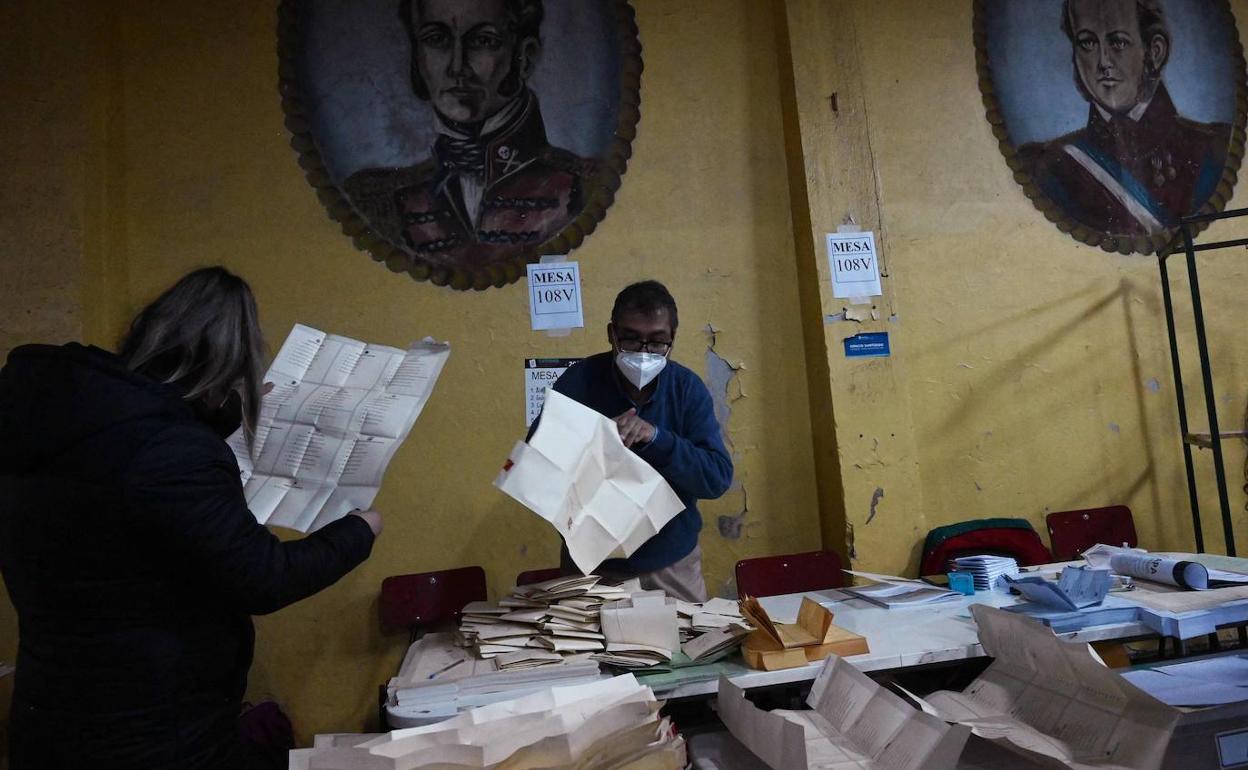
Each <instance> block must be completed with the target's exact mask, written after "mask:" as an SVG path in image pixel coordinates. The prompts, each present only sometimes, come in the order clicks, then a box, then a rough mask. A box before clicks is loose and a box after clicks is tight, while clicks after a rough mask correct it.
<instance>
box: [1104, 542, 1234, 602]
mask: <svg viewBox="0 0 1248 770" xmlns="http://www.w3.org/2000/svg"><path fill="white" fill-rule="evenodd" d="M1183 556H1184V554H1153V553H1149V552H1148V551H1144V550H1141V549H1138V548H1119V547H1117V546H1112V545H1105V544H1103V543H1102V544H1098V545H1094V546H1092V547H1091V548H1089V549H1088V550H1086V551H1084V552H1083V558H1084V559H1086V560H1087V562H1088V564H1089V565H1090V566H1092V567H1093V568H1099V569H1109V570H1113V571H1114V572H1116V573H1118V574H1119V575H1130V576H1131V577H1134V578H1139V579H1141V580H1151V581H1153V582H1155V583H1165V584H1167V585H1172V586H1178V587H1179V588H1185V589H1187V590H1189V591H1206V590H1208V589H1210V588H1226V587H1228V586H1236V585H1244V584H1248V575H1244V574H1241V573H1238V572H1228V571H1226V570H1220V569H1214V568H1212V567H1207V566H1205V565H1204V564H1201V563H1200V562H1197V561H1195V560H1194V558H1189V559H1185V558H1183Z"/></svg>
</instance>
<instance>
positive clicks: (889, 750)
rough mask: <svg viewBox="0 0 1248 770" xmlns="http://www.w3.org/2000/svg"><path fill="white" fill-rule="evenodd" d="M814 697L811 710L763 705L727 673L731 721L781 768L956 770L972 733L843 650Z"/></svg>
mask: <svg viewBox="0 0 1248 770" xmlns="http://www.w3.org/2000/svg"><path fill="white" fill-rule="evenodd" d="M806 703H807V705H809V706H810V708H811V710H810V711H788V710H782V709H777V710H775V711H763V710H762V709H760V708H758V707H757V706H755V705H754V704H752V703H750V702H749V701H748V700H746V698H745V691H744V690H742V689H741V688H740V687H738V686H736V685H734V684H733V683H732V682H731V681H729V680H728V679H727V678H726V677H721V678H720V680H719V716H720V718H721V719H722V720H723V721H724V725H725V726H727V728H728V730H729V732H731V733H732V734H733V736H735V737H736V738H737V740H739V741H741V743H743V744H745V746H746V747H747V748H748V749H749V750H750V751H752V752H754V754H756V755H757V756H758V757H759V759H761V760H763V762H764V763H766V764H767V766H768V767H771V768H773V770H807V769H808V768H821V769H823V770H952V768H954V767H955V766H956V765H957V762H958V757H959V756H960V755H961V753H962V747H963V746H964V745H965V744H966V740H967V737H968V736H969V733H970V731H969V730H968V729H967V728H966V727H962V726H954V727H950V726H949V725H947V724H945V723H944V722H943V721H941V720H940V719H937V718H936V717H933V716H931V715H929V714H925V713H923V712H921V711H916V710H915V709H914V708H912V707H911V706H910V705H909V704H908V703H906V702H905V701H903V700H902V699H901V698H899V697H897V696H896V695H894V694H892V693H891V692H889V691H888V690H886V689H884V688H883V687H881V686H880V685H878V684H876V683H875V682H874V681H872V680H871V678H870V677H868V676H867V675H866V674H864V673H862V672H861V671H859V670H858V669H856V668H854V667H853V666H852V665H851V664H849V663H847V662H845V660H843V659H841V658H839V657H836V656H832V657H829V658H828V659H827V660H826V661H825V662H824V664H823V668H822V669H821V670H820V672H819V677H818V678H817V679H816V680H815V683H814V685H813V686H812V687H811V690H810V695H809V697H808V698H807V699H806Z"/></svg>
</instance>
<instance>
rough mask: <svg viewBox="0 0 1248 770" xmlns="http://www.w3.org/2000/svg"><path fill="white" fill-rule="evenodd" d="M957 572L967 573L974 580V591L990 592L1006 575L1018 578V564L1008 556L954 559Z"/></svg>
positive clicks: (985, 555)
mask: <svg viewBox="0 0 1248 770" xmlns="http://www.w3.org/2000/svg"><path fill="white" fill-rule="evenodd" d="M953 563H954V564H956V565H957V566H958V571H959V572H969V573H971V577H973V578H974V579H975V590H976V591H991V590H992V589H993V588H994V587H995V586H996V585H997V581H998V580H1000V579H1001V578H1002V577H1004V576H1006V575H1008V576H1010V577H1017V576H1018V562H1016V561H1014V560H1013V559H1011V558H1010V557H1009V556H990V555H987V554H984V555H982V556H963V557H961V558H958V559H954V560H953Z"/></svg>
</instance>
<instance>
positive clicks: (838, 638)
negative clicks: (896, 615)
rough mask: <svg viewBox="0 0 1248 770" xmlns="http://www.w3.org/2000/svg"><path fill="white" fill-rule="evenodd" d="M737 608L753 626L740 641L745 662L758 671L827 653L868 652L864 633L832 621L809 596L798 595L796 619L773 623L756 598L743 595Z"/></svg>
mask: <svg viewBox="0 0 1248 770" xmlns="http://www.w3.org/2000/svg"><path fill="white" fill-rule="evenodd" d="M741 611H742V613H743V614H744V615H745V617H746V619H748V620H749V621H750V622H751V623H752V624H753V625H754V627H755V630H754V631H752V632H751V633H750V635H749V636H747V637H745V642H744V643H742V645H741V655H742V656H743V657H744V658H745V664H746V665H747V666H749V667H750V668H754V669H758V670H760V671H778V670H780V669H783V668H797V667H798V666H805V665H806V664H807V663H811V662H813V661H816V660H823V659H824V658H826V657H828V656H829V655H832V654H836V655H839V656H840V657H842V658H843V657H846V656H849V655H861V654H862V653H865V652H870V647H869V646H868V645H867V640H866V637H863V636H859V635H858V634H855V633H853V632H852V631H847V630H845V629H844V628H841V627H840V626H837V625H835V624H833V623H832V617H833V616H832V612H831V611H830V610H828V609H827V608H825V607H822V606H820V605H819V604H818V602H814V601H811V600H810V599H809V598H806V597H804V598H803V599H802V606H801V608H800V609H799V610H798V613H797V622H796V623H775V622H773V621H772V619H771V618H770V617H768V616H767V611H766V610H764V609H763V607H762V605H761V604H759V603H758V600H757V599H750V598H747V599H746V600H745V601H744V602H742V603H741Z"/></svg>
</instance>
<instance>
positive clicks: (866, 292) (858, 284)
mask: <svg viewBox="0 0 1248 770" xmlns="http://www.w3.org/2000/svg"><path fill="white" fill-rule="evenodd" d="M827 239H828V240H827V245H828V264H829V266H830V267H831V269H832V296H833V297H843V298H854V297H878V296H880V295H881V294H883V293H884V292H883V290H882V289H881V288H880V263H879V259H877V256H878V255H877V254H876V251H875V233H873V232H870V231H868V232H858V233H828V234H827Z"/></svg>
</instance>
